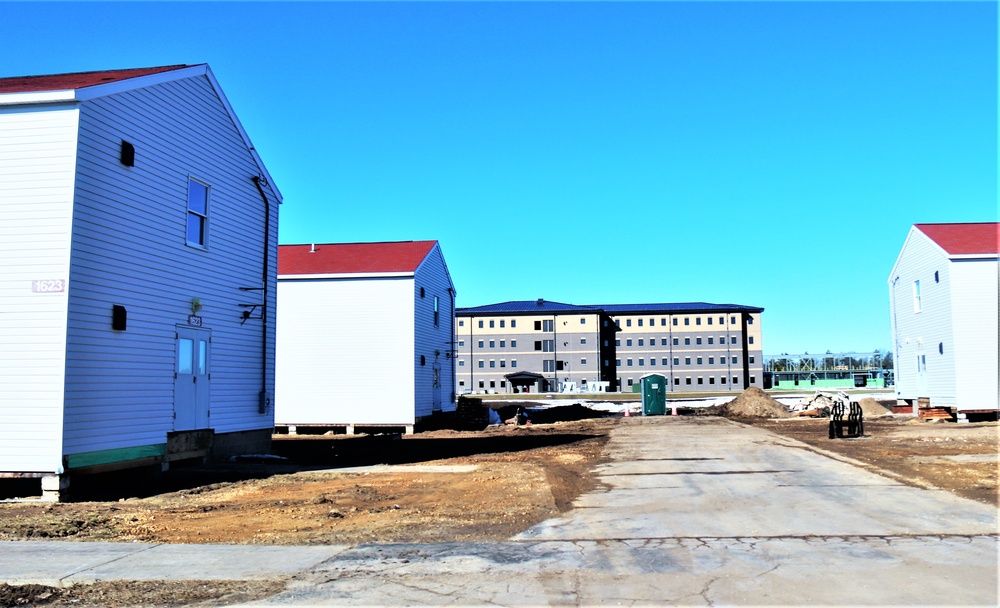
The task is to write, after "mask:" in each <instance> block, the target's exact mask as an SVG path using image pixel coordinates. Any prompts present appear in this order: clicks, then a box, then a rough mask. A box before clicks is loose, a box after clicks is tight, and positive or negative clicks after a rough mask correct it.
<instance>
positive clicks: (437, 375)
mask: <svg viewBox="0 0 1000 608" xmlns="http://www.w3.org/2000/svg"><path fill="white" fill-rule="evenodd" d="M432 369H433V370H434V386H433V397H432V398H433V400H434V403H433V405H432V407H431V409H432V411H435V412H440V411H441V366H440V365H438V364H437V363H435V364H434V366H433V368H432Z"/></svg>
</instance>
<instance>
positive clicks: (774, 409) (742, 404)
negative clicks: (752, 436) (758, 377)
mask: <svg viewBox="0 0 1000 608" xmlns="http://www.w3.org/2000/svg"><path fill="white" fill-rule="evenodd" d="M718 413H719V415H721V416H731V417H733V418H788V410H787V409H786V408H785V406H784V405H782V404H781V403H779V402H777V401H775V400H774V399H772V398H771V396H770V395H768V394H767V393H765V392H764V391H762V390H760V389H759V388H757V387H755V386H751V387H750V388H748V389H747V390H745V391H743V392H742V393H741V394H740V396H739V397H737V398H735V399H733V400H732V401H730V402H728V403H723V404H722V405H720V406H719V410H718Z"/></svg>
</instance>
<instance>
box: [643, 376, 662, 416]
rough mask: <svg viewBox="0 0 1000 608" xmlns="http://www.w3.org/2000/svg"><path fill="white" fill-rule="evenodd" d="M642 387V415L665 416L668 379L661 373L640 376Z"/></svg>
mask: <svg viewBox="0 0 1000 608" xmlns="http://www.w3.org/2000/svg"><path fill="white" fill-rule="evenodd" d="M639 386H640V387H641V388H642V415H643V416H663V415H664V414H666V413H667V379H666V377H664V376H661V375H660V374H647V375H645V376H643V377H642V378H639Z"/></svg>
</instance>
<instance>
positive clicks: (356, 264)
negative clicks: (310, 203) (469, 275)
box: [278, 241, 437, 275]
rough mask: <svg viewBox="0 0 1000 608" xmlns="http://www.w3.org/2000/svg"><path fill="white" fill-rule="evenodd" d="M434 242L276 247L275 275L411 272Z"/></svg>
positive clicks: (435, 242)
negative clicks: (276, 265) (276, 273)
mask: <svg viewBox="0 0 1000 608" xmlns="http://www.w3.org/2000/svg"><path fill="white" fill-rule="evenodd" d="M436 244H437V241H402V242H396V243H331V244H325V245H321V244H316V245H279V246H278V274H279V275H288V274H360V273H379V272H414V271H415V270H416V269H417V266H420V263H421V262H423V261H424V259H425V258H426V257H427V254H428V253H430V251H431V249H433V248H434V245H436Z"/></svg>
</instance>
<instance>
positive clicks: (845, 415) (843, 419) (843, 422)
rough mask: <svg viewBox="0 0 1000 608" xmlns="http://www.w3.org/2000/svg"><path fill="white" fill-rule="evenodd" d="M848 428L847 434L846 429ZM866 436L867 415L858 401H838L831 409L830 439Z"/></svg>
mask: <svg viewBox="0 0 1000 608" xmlns="http://www.w3.org/2000/svg"><path fill="white" fill-rule="evenodd" d="M844 427H847V428H846V433H845V429H844ZM864 434H865V414H864V412H863V411H861V404H859V403H858V402H857V401H850V402H847V401H845V400H843V399H837V400H835V401H834V402H833V405H832V406H831V407H830V439H836V438H840V439H843V438H844V437H862V436H864Z"/></svg>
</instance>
